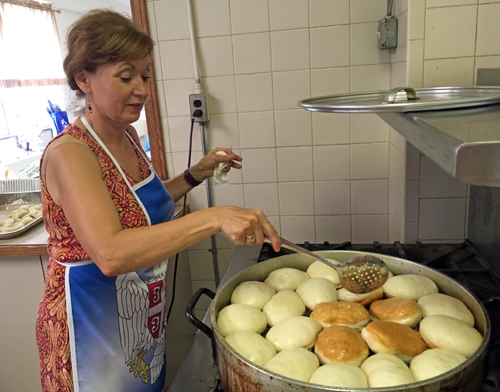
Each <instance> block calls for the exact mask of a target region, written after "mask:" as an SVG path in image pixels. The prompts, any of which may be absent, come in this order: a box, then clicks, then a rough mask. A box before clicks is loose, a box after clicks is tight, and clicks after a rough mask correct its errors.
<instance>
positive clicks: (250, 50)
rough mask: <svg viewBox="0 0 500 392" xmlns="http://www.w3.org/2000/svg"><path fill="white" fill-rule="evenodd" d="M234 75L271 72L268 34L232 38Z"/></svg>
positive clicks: (241, 35)
mask: <svg viewBox="0 0 500 392" xmlns="http://www.w3.org/2000/svg"><path fill="white" fill-rule="evenodd" d="M233 49H234V69H235V73H236V74H246V73H259V72H271V37H270V35H269V33H254V34H240V35H235V36H233Z"/></svg>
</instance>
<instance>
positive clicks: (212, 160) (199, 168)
mask: <svg viewBox="0 0 500 392" xmlns="http://www.w3.org/2000/svg"><path fill="white" fill-rule="evenodd" d="M219 151H224V152H225V153H226V154H227V155H218V154H217V152H219ZM242 160H243V158H242V157H240V156H239V155H237V154H235V153H234V152H233V151H231V150H230V149H229V148H220V147H219V148H216V149H215V150H213V151H212V152H211V153H210V154H208V155H206V156H205V157H203V158H202V159H201V160H200V162H198V163H197V164H196V165H194V166H191V167H190V169H189V172H190V173H191V175H192V176H193V177H194V178H195V179H196V180H198V181H203V180H205V179H207V178H210V177H213V175H214V169H215V168H216V167H217V165H218V164H219V163H224V162H227V163H229V165H228V166H227V167H226V168H225V169H224V170H223V171H224V172H225V173H227V172H228V171H229V170H231V168H233V167H234V168H235V169H241V167H242V166H241V164H239V163H238V162H241V161H242Z"/></svg>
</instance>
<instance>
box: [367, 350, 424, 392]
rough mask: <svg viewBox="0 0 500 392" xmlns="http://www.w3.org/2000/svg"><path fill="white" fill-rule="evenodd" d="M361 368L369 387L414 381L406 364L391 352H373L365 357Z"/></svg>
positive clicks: (389, 385)
mask: <svg viewBox="0 0 500 392" xmlns="http://www.w3.org/2000/svg"><path fill="white" fill-rule="evenodd" d="M361 370H362V371H363V372H364V373H365V375H366V378H367V379H368V385H369V386H370V387H371V388H381V387H391V386H394V385H405V384H410V383H412V382H415V380H414V379H413V376H412V374H411V372H410V369H409V368H408V366H406V364H405V363H404V362H403V361H402V360H401V359H399V358H398V357H396V356H395V355H392V354H385V353H381V354H375V355H372V356H370V357H368V358H367V359H366V361H364V362H363V364H362V365H361Z"/></svg>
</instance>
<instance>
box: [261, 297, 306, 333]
mask: <svg viewBox="0 0 500 392" xmlns="http://www.w3.org/2000/svg"><path fill="white" fill-rule="evenodd" d="M262 311H263V312H264V314H265V316H266V319H267V324H269V326H271V327H273V326H275V325H276V324H278V323H279V322H281V321H283V320H285V319H287V318H289V317H293V316H302V315H303V314H304V313H305V311H306V306H305V305H304V302H302V300H301V299H300V297H299V295H298V294H297V293H296V292H295V291H292V290H281V291H278V292H277V293H276V294H275V295H274V296H273V297H272V298H271V299H270V300H269V301H268V302H267V303H266V304H265V305H264V308H263V309H262Z"/></svg>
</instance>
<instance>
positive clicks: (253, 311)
mask: <svg viewBox="0 0 500 392" xmlns="http://www.w3.org/2000/svg"><path fill="white" fill-rule="evenodd" d="M217 327H218V328H219V331H220V333H221V335H222V336H223V337H226V336H227V335H229V334H230V333H233V332H236V331H251V332H256V333H262V332H264V330H265V329H266V327H267V321H266V316H265V315H264V313H262V312H261V311H260V310H259V309H257V308H254V307H253V306H248V305H242V304H232V305H228V306H226V307H224V308H222V309H221V311H220V312H219V316H218V317H217Z"/></svg>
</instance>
